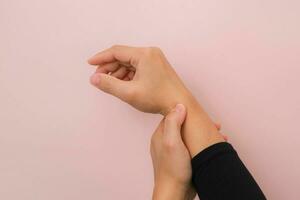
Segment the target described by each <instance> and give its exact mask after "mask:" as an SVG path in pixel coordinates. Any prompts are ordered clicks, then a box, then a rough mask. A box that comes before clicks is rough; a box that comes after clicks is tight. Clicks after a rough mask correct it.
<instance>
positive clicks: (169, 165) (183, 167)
mask: <svg viewBox="0 0 300 200" xmlns="http://www.w3.org/2000/svg"><path fill="white" fill-rule="evenodd" d="M185 116H186V110H185V107H184V106H183V105H182V104H178V105H176V107H175V108H174V109H172V110H171V111H170V113H169V114H167V116H166V117H165V118H164V119H163V120H162V121H161V122H160V124H159V126H158V127H157V129H156V131H155V132H154V134H153V135H152V139H151V146H150V152H151V157H152V163H153V168H154V190H153V200H159V199H162V200H168V199H172V200H176V199H178V200H188V199H194V197H195V195H196V193H195V192H194V190H193V188H192V185H191V177H192V167H191V157H190V154H189V152H188V150H187V148H186V146H185V145H184V143H183V141H182V138H181V126H182V124H183V122H184V120H185Z"/></svg>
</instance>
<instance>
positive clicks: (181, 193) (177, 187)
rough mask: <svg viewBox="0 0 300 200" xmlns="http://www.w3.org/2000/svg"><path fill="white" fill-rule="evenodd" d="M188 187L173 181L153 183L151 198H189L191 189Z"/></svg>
mask: <svg viewBox="0 0 300 200" xmlns="http://www.w3.org/2000/svg"><path fill="white" fill-rule="evenodd" d="M189 187H190V186H189V185H183V184H180V183H175V182H172V183H159V184H155V186H154V189H153V196H152V200H169V199H170V200H190V199H191V196H192V194H189V193H191V192H192V190H191V189H189Z"/></svg>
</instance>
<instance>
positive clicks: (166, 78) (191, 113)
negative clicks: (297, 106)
mask: <svg viewBox="0 0 300 200" xmlns="http://www.w3.org/2000/svg"><path fill="white" fill-rule="evenodd" d="M89 63H90V64H92V65H96V66H98V68H97V71H96V73H95V74H94V75H92V77H91V83H92V84H93V85H95V86H96V87H97V88H99V89H100V90H102V91H104V92H106V93H109V94H112V95H114V96H116V97H118V98H120V99H121V100H123V101H125V102H127V103H128V104H130V105H132V106H133V107H135V108H137V109H138V110H141V111H143V112H150V113H160V114H162V115H164V116H166V115H167V113H168V112H169V111H170V110H171V109H172V108H173V107H174V106H175V105H176V104H177V103H182V104H184V105H185V106H186V108H187V116H186V120H185V122H184V125H183V128H182V136H183V140H184V143H185V144H186V146H187V148H188V150H189V152H190V155H191V156H192V157H193V168H194V174H193V179H194V183H195V186H196V189H197V191H198V194H199V196H200V197H202V193H203V192H202V190H205V191H215V193H218V192H220V191H222V190H221V189H222V188H223V190H224V191H227V195H228V196H227V197H228V198H229V199H237V198H235V197H239V194H241V191H239V189H240V188H242V189H243V192H242V193H243V195H244V196H249V197H251V194H252V192H254V193H253V194H254V197H257V199H263V198H262V197H263V194H262V192H261V190H260V188H259V187H258V185H257V184H253V183H255V181H254V179H253V178H252V177H251V175H250V174H249V172H248V171H247V169H246V167H245V166H244V165H243V164H242V162H241V161H240V159H239V158H238V156H237V155H236V154H230V155H231V160H230V159H225V158H228V156H227V155H226V156H224V155H223V154H224V153H221V154H222V156H214V157H211V158H210V160H209V162H207V161H206V162H204V161H203V160H202V159H199V160H200V161H201V162H200V161H199V160H198V159H197V158H199V157H200V158H201V157H204V158H206V157H209V155H211V154H210V153H207V152H209V151H206V150H207V149H210V148H211V147H213V145H214V144H217V143H222V142H224V139H223V137H222V136H221V135H220V134H219V132H218V130H217V129H216V127H215V126H214V124H213V123H212V121H211V120H210V118H209V117H208V115H207V114H206V113H205V112H204V110H203V108H202V107H201V106H200V104H199V103H198V102H197V101H196V99H195V98H194V97H193V95H192V94H191V93H190V91H189V90H188V89H187V88H186V87H185V86H184V84H183V83H182V81H181V80H180V79H179V77H178V76H177V74H176V72H175V71H174V70H173V69H172V67H171V66H170V64H169V63H168V61H167V60H166V58H165V57H164V55H163V53H162V52H161V51H160V50H159V49H157V48H136V47H127V46H114V47H112V48H110V49H107V50H105V51H102V52H100V53H98V54H97V55H95V56H94V57H92V58H91V59H90V60H89ZM223 151H225V152H226V149H223ZM199 155H201V156H199ZM195 160H196V161H195ZM199 163H200V164H199ZM221 169H226V170H221ZM203 172H207V173H203ZM239 172H242V173H241V174H239ZM237 175H239V176H237ZM222 177H226V178H225V179H222ZM220 180H221V182H220ZM159 182H161V181H159ZM157 185H158V184H157ZM159 185H160V186H159V188H160V189H159V190H161V189H162V188H173V190H175V188H174V187H165V184H163V186H162V185H161V184H159ZM232 185H233V186H234V187H230V186H232ZM157 189H158V188H157ZM157 189H155V190H154V191H157ZM163 191H168V190H165V189H163ZM171 193H172V192H171ZM164 194H168V193H164ZM169 194H170V192H169ZM210 195H212V196H210ZM177 196H178V195H177ZM204 197H205V198H206V197H207V198H208V199H216V198H215V197H216V196H213V194H208V196H204ZM210 197H211V198H210ZM217 199H218V198H217ZM253 199H255V198H253Z"/></svg>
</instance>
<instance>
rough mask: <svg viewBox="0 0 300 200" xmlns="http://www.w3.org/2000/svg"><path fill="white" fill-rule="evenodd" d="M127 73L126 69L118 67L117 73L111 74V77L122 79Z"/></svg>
mask: <svg viewBox="0 0 300 200" xmlns="http://www.w3.org/2000/svg"><path fill="white" fill-rule="evenodd" d="M127 73H128V71H127V69H126V67H120V68H119V69H118V70H117V71H115V72H113V73H111V76H114V77H116V78H118V79H123V78H124V77H125V76H126V74H127Z"/></svg>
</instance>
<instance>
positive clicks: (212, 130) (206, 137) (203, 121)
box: [163, 87, 224, 157]
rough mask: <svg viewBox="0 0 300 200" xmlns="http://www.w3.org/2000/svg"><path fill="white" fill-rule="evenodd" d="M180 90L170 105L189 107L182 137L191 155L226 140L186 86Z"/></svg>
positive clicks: (170, 101)
mask: <svg viewBox="0 0 300 200" xmlns="http://www.w3.org/2000/svg"><path fill="white" fill-rule="evenodd" d="M178 88H181V87H178ZM179 91H180V95H177V96H176V95H174V96H175V97H174V98H172V99H170V100H169V102H168V107H170V108H172V107H174V105H176V104H177V103H181V104H183V105H184V106H185V107H186V109H187V116H186V119H185V122H184V126H183V129H182V137H183V140H184V142H185V145H186V146H187V148H188V150H189V152H190V154H191V156H192V157H194V156H195V155H197V154H198V153H199V152H201V151H202V150H204V149H205V148H207V147H209V146H211V145H213V144H215V143H218V142H224V138H223V137H222V135H221V134H220V133H219V132H218V130H217V128H216V127H215V124H214V123H213V122H212V120H211V119H210V118H209V116H208V114H207V113H206V112H205V111H204V109H203V108H202V107H201V105H200V104H199V102H198V101H197V100H196V98H195V97H194V96H193V95H192V94H191V93H190V92H189V91H188V90H187V89H186V88H184V87H183V89H179ZM166 113H167V111H166ZM163 114H164V113H163Z"/></svg>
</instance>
